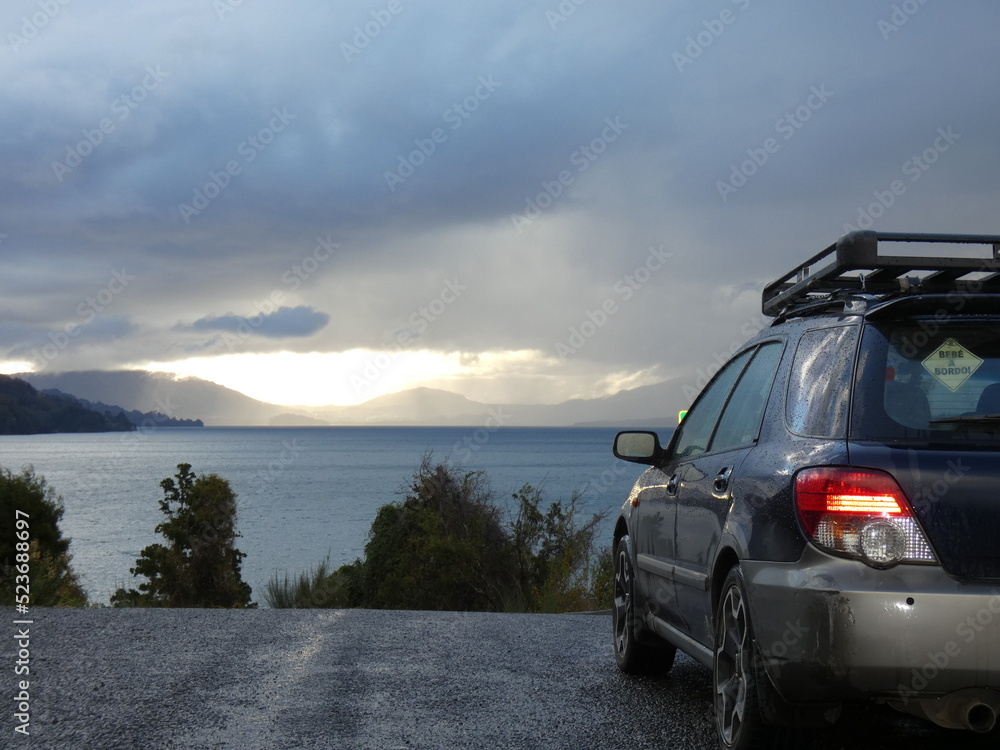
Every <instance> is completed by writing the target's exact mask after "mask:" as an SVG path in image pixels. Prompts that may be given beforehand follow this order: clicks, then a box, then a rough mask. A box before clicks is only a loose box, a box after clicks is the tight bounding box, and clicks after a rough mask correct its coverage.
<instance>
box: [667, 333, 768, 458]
mask: <svg viewBox="0 0 1000 750" xmlns="http://www.w3.org/2000/svg"><path fill="white" fill-rule="evenodd" d="M751 354H753V350H752V349H750V350H747V351H745V352H743V353H742V354H740V355H739V356H738V357H736V358H735V359H733V360H732V361H730V362H729V364H727V365H726V366H725V367H724V368H723V370H722V372H720V373H719V374H718V375H717V376H716V378H715V380H713V381H712V382H711V383H709V384H708V387H707V388H706V389H705V390H704V391H702V394H701V396H699V397H698V400H697V401H696V402H695V404H694V406H692V407H691V409H690V411H688V413H687V416H685V417H684V421H683V422H681V425H680V427H678V428H677V429H678V431H679V432H680V434H679V435H678V436H677V443H676V445H675V448H674V455H675V456H677V457H678V458H688V457H690V456H696V455H698V454H699V453H704V452H705V450H706V449H707V448H708V441H709V440H711V439H712V433H713V432H714V431H715V424H716V422H718V421H719V414H721V413H722V407H724V406H725V405H726V399H727V398H729V393H730V391H732V389H733V383H735V382H736V379H737V378H738V377H739V376H740V373H741V372H743V368H744V367H745V366H746V363H747V360H749V359H750V355H751Z"/></svg>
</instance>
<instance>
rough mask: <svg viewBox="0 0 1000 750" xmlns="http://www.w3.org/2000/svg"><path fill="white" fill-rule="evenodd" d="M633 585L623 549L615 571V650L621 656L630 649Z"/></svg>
mask: <svg viewBox="0 0 1000 750" xmlns="http://www.w3.org/2000/svg"><path fill="white" fill-rule="evenodd" d="M631 584H632V581H631V575H630V571H629V561H628V555H627V553H626V551H625V550H624V549H622V550H620V551H619V552H618V565H617V566H616V570H615V609H614V612H615V648H616V649H617V651H618V654H619V655H621V654H624V653H625V649H626V648H627V647H628V639H629V633H628V619H629V610H630V609H631V607H632V585H631Z"/></svg>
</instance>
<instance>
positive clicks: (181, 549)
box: [111, 464, 254, 608]
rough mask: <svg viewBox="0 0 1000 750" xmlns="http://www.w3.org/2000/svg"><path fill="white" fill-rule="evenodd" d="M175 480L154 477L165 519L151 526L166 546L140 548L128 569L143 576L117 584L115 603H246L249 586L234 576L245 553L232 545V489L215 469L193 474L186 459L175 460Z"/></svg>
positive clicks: (187, 605) (160, 604)
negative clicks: (134, 583)
mask: <svg viewBox="0 0 1000 750" xmlns="http://www.w3.org/2000/svg"><path fill="white" fill-rule="evenodd" d="M177 470H178V471H177V475H176V480H177V481H176V482H175V481H174V479H171V478H169V477H168V478H167V479H164V480H163V481H162V482H160V486H161V487H162V488H163V495H164V496H163V499H162V500H160V510H161V511H163V513H164V515H166V517H167V520H166V521H163V522H162V523H160V524H159V525H157V527H156V533H158V534H162V535H163V537H164V539H165V541H166V542H167V544H166V545H164V544H151V545H149V546H148V547H146V548H145V549H143V550H142V553H141V554H140V556H139V559H137V560H136V562H135V567H134V568H130V569H129V572H130V573H132V575H133V576H136V577H144V578H145V579H146V581H144V582H142V583H140V584H139V588H138V589H128V590H126V589H124V588H119V589H118V590H117V591H115V593H114V595H113V596H112V597H111V604H112V605H114V606H116V607H226V608H232V607H250V606H254V605H252V604H251V602H250V593H251V592H250V586H249V585H248V584H247V583H245V582H244V581H243V579H242V577H241V575H240V566H241V563H242V561H243V558H244V557H246V554H245V553H243V552H240V551H239V550H238V549H237V548H236V547H235V546H234V544H235V541H236V538H237V537H238V536H240V535H239V534H238V533H237V532H236V493H234V492H233V490H232V488H231V487H230V486H229V482H227V481H226V480H225V479H223V478H222V477H220V476H218V475H217V474H208V475H205V474H202V475H201V476H198V477H196V476H195V475H194V474H193V473H192V472H191V464H177Z"/></svg>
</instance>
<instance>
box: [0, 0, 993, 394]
mask: <svg viewBox="0 0 1000 750" xmlns="http://www.w3.org/2000/svg"><path fill="white" fill-rule="evenodd" d="M0 45H2V49H0V165H2V171H0V371H3V372H16V371H23V370H26V369H32V370H35V371H39V370H43V371H46V372H58V371H66V370H77V369H118V368H133V367H143V368H149V369H158V370H165V371H171V372H178V373H181V374H185V375H197V376H200V377H204V378H207V379H209V380H214V381H216V382H220V383H223V384H224V385H228V386H230V387H233V388H237V389H238V390H242V391H244V392H246V393H248V394H250V395H252V396H255V397H257V398H261V399H264V400H269V401H274V402H278V403H287V404H348V403H356V402H360V401H363V400H366V399H368V398H371V397H373V396H377V395H380V394H383V393H388V392H392V391H395V390H399V389H402V388H406V387H411V386H415V385H429V386H434V387H440V388H446V389H449V390H452V391H455V392H458V393H462V394H464V395H467V396H469V397H471V398H475V399H478V400H481V401H488V402H516V401H520V402H558V401H563V400H566V399H568V398H571V397H579V396H584V397H592V396H598V395H602V394H606V393H613V392H615V391H617V390H619V389H621V388H626V387H634V386H638V385H644V384H649V383H655V382H658V381H660V380H664V379H667V378H675V377H676V378H682V379H683V378H690V379H692V380H695V379H696V377H697V376H696V373H697V372H698V371H699V370H702V371H703V370H704V369H705V368H706V367H707V366H708V365H710V364H711V363H712V362H713V361H714V359H715V358H717V357H718V356H720V353H723V352H728V351H729V349H730V347H731V346H732V345H733V344H734V343H736V342H739V341H742V340H743V339H745V338H746V336H747V333H748V332H752V331H753V330H756V328H758V327H760V325H761V318H760V315H759V296H760V289H761V286H762V285H763V284H764V283H765V282H767V281H770V280H771V279H773V278H775V277H777V276H779V275H781V273H783V272H784V271H785V270H787V268H790V267H791V266H792V265H794V264H795V263H796V262H797V261H799V260H802V259H804V258H805V257H807V256H808V255H811V254H813V253H815V252H817V251H819V250H820V249H822V248H823V247H825V246H826V245H828V244H830V243H831V242H832V241H834V240H835V239H836V238H837V237H838V236H840V235H841V234H843V232H844V231H845V229H849V228H850V226H849V225H853V226H862V227H868V226H874V227H875V228H877V229H884V230H893V231H926V232H934V231H937V232H976V233H988V232H1000V216H998V206H1000V188H998V179H997V175H998V168H1000V103H998V99H997V95H996V94H997V91H998V90H1000V56H998V54H997V50H998V49H1000V6H998V5H997V4H996V3H995V2H993V1H992V0H968V1H967V2H961V3H945V2H943V1H942V0H905V2H896V3H890V2H871V0H841V1H838V2H812V3H802V2H791V0H784V1H783V2H775V1H772V2H763V0H713V1H712V2H698V3H695V2H669V1H668V0H624V1H623V2H616V3H612V2H609V0H562V2H559V0H549V1H548V2H544V1H542V2H537V1H536V2H528V1H527V0H503V1H502V2H482V3H472V2H467V1H464V0H463V1H462V2H459V1H458V0H416V1H414V0H363V1H358V0H342V1H340V2H330V1H321V0H291V1H289V2H282V3H277V2H262V1H261V0H242V1H240V0H173V1H172V2H170V3H137V2H125V1H124V0H98V1H95V2H86V3H85V2H82V0H35V1H34V2H32V1H30V0H25V1H23V2H22V1H20V0H8V1H7V2H5V3H4V9H3V11H2V12H0Z"/></svg>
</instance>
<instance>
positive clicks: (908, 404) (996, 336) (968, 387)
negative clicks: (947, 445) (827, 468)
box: [851, 318, 1000, 445]
mask: <svg viewBox="0 0 1000 750" xmlns="http://www.w3.org/2000/svg"><path fill="white" fill-rule="evenodd" d="M851 435H852V437H856V438H863V439H875V440H893V439H896V440H898V439H915V440H923V441H927V440H931V441H935V442H962V443H970V442H971V443H977V444H982V443H985V444H998V445H1000V319H988V318H975V319H971V320H964V321H955V320H953V321H945V322H941V321H939V320H937V319H934V318H925V319H920V318H917V319H908V320H905V321H880V322H877V323H869V324H868V325H867V326H866V327H865V332H864V338H863V341H862V356H861V361H860V362H859V368H858V383H857V387H856V391H855V401H854V417H853V419H852V423H851Z"/></svg>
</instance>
